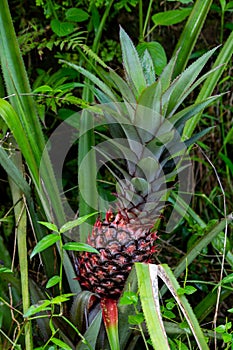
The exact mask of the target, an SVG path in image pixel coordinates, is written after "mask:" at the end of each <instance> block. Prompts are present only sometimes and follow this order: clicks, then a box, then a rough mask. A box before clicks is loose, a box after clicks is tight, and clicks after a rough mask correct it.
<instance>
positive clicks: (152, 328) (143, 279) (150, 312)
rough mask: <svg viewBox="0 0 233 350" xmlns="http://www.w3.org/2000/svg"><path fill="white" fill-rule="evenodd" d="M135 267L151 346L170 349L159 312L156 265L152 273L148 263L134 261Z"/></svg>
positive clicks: (164, 349)
mask: <svg viewBox="0 0 233 350" xmlns="http://www.w3.org/2000/svg"><path fill="white" fill-rule="evenodd" d="M135 267H136V273H137V279H138V289H139V293H140V300H141V304H142V309H143V313H144V316H145V320H146V324H147V328H148V331H149V335H150V339H151V341H152V344H153V348H154V349H156V350H166V349H170V348H169V345H168V340H167V336H166V332H165V328H164V325H163V320H162V316H161V314H160V306H159V294H158V278H157V270H158V266H157V265H154V266H153V273H152V269H151V270H150V269H149V267H150V265H149V264H141V263H135Z"/></svg>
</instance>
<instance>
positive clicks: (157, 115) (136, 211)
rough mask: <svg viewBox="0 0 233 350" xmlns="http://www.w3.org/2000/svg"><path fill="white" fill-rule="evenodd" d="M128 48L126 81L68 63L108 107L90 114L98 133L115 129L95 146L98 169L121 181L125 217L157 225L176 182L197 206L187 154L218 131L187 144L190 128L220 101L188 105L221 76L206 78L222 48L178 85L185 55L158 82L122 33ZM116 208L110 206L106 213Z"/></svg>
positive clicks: (148, 59)
mask: <svg viewBox="0 0 233 350" xmlns="http://www.w3.org/2000/svg"><path fill="white" fill-rule="evenodd" d="M120 43H121V49H122V58H123V67H124V73H125V78H124V79H123V78H122V77H121V76H120V75H118V74H117V73H116V72H115V71H114V70H112V69H111V68H109V69H108V72H106V71H104V70H103V69H101V68H99V69H98V70H97V74H98V75H99V77H98V76H96V75H94V74H92V73H90V72H89V71H88V70H85V69H84V68H83V67H80V66H77V65H75V64H72V63H69V62H65V63H66V64H68V65H69V66H71V67H72V68H74V69H76V70H77V71H78V72H80V73H81V74H83V75H84V76H86V77H87V78H88V79H90V80H91V81H92V82H93V83H94V88H93V91H94V94H95V96H96V98H97V100H98V101H99V103H100V104H98V105H95V106H92V107H90V108H89V113H90V114H92V115H93V119H94V121H95V122H96V125H97V126H98V125H100V124H108V129H109V132H110V136H109V135H108V136H106V135H105V134H101V133H99V135H100V136H101V137H102V139H103V142H100V143H98V145H97V146H96V147H95V151H96V157H97V163H98V164H99V167H100V166H102V164H105V165H106V166H107V167H108V169H109V170H110V171H111V172H112V173H113V175H114V177H115V178H116V180H117V185H116V197H117V203H118V207H119V208H120V212H125V213H127V217H128V218H129V220H130V221H133V220H135V221H136V220H140V221H141V223H143V224H147V223H148V224H151V222H152V220H155V219H156V218H159V216H160V214H161V211H162V210H163V208H164V203H165V202H166V200H167V199H168V196H169V194H170V191H171V189H172V188H173V187H174V185H175V184H176V183H179V193H178V194H179V196H181V197H183V195H182V193H186V196H185V197H184V199H185V201H186V203H187V202H189V201H190V199H191V193H190V196H187V193H189V192H191V189H192V182H191V181H188V179H189V178H190V177H189V173H190V171H189V170H188V169H190V168H191V161H190V159H189V157H188V156H187V152H186V151H187V147H189V146H190V145H191V144H193V143H194V142H195V141H197V140H198V139H199V138H200V137H202V136H203V135H204V134H206V133H207V132H208V131H209V129H210V128H208V129H206V130H204V131H201V132H199V133H197V134H196V135H194V136H193V137H192V138H190V139H187V140H185V136H184V135H183V130H184V126H185V123H186V121H187V120H189V119H190V118H192V117H193V116H195V115H196V114H197V113H199V112H201V111H203V110H204V108H206V107H207V106H209V105H210V104H211V103H213V102H214V101H215V100H216V99H217V98H218V97H219V96H213V97H209V98H207V99H205V100H201V101H200V100H199V101H198V102H195V103H193V104H191V105H188V106H186V107H184V101H185V99H186V98H187V97H188V96H189V95H190V94H191V93H192V92H193V90H194V89H195V88H197V87H198V86H199V85H200V84H201V83H202V82H203V81H204V80H205V79H206V78H207V77H208V76H209V75H210V74H211V73H212V72H213V71H214V70H210V71H208V72H207V73H205V74H203V75H200V73H201V71H202V69H203V67H204V66H205V64H206V63H207V61H208V60H209V58H210V57H211V56H212V55H213V53H214V52H215V50H216V49H217V48H214V49H212V50H210V51H208V52H207V53H205V54H204V55H203V56H201V57H200V58H198V59H197V60H196V61H195V62H193V63H192V64H191V65H190V66H189V67H188V68H187V69H186V70H184V71H183V72H182V73H181V74H180V75H179V76H178V77H176V78H175V79H173V73H174V67H175V64H176V59H177V56H174V57H172V58H171V60H170V61H169V62H168V64H167V65H166V66H165V67H164V69H163V72H162V73H161V75H160V76H159V77H156V74H155V68H154V63H153V61H152V58H151V56H150V54H149V52H148V51H147V50H145V51H144V53H143V54H142V55H141V57H140V58H139V55H138V52H137V49H136V47H135V46H134V44H133V42H132V41H131V39H130V38H129V36H128V35H127V33H126V32H125V31H124V30H123V29H122V28H121V29H120ZM63 62H64V61H63ZM104 66H105V67H106V65H104ZM216 69H217V68H215V70H216ZM177 177H178V179H177ZM189 184H191V185H190V186H189ZM108 207H109V203H107V205H106V206H105V208H104V211H106V209H107V208H108ZM108 215H109V216H108V217H106V219H107V221H108V220H109V219H111V213H109V214H108ZM170 226H172V222H171V225H170Z"/></svg>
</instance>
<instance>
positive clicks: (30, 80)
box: [0, 0, 233, 350]
mask: <svg viewBox="0 0 233 350" xmlns="http://www.w3.org/2000/svg"><path fill="white" fill-rule="evenodd" d="M232 13H233V2H232V1H225V0H214V1H212V0H205V1H204V2H203V0H196V1H188V0H183V1H174V0H170V1H168V0H167V1H165V2H158V1H153V0H148V1H142V0H119V1H113V0H108V1H105V0H98V1H92V0H89V1H87V0H86V1H79V0H77V1H71V0H64V1H55V0H37V1H35V2H30V4H28V3H27V2H26V1H22V0H17V1H7V0H3V1H2V4H1V8H0V65H1V75H0V97H1V98H0V164H1V167H0V175H1V176H0V190H1V207H0V210H1V216H0V349H4V350H5V349H26V350H29V349H41V350H42V349H44V350H48V349H50V350H52V349H53V350H55V349H78V350H84V349H111V350H113V349H115V350H119V349H121V350H123V349H136V350H137V349H169V348H170V349H182V350H183V349H184V350H185V349H197V348H199V349H220V348H223V349H231V348H232V346H233V325H232V322H233V319H232V314H233V309H232V301H233V299H232V290H233V288H232V282H233V272H232V270H233V243H232V242H233V237H232V223H231V222H232V214H231V213H232V211H233V207H232V190H233V188H232V177H233V158H232V151H231V149H232V144H233V131H232V130H233V129H232V110H233V106H232V86H233V81H232V53H233V32H232V29H233V24H232V23H233V21H232V19H233V18H232ZM211 96H212V97H211ZM106 106H107V107H106ZM116 106H117V107H116ZM134 106H139V107H140V106H142V107H143V111H145V110H146V111H147V112H148V110H150V111H151V110H152V111H153V112H156V113H155V116H156V118H157V119H156V118H155V119H153V114H152V119H151V120H152V121H153V123H154V124H153V123H151V124H149V122H148V121H147V122H146V119H145V124H144V120H143V124H140V123H139V125H137V123H136V127H138V128H136V129H135V130H136V133H135V134H134V133H133V131H132V128H131V126H133V127H135V123H134V122H132V120H131V121H130V123H132V124H130V123H129V121H128V119H127V118H129V116H127V113H128V114H129V115H130V116H132V115H134V114H132V115H131V113H132V110H134ZM118 107H119V110H118V113H119V115H118V118H119V119H117V118H116V114H115V108H118ZM126 107H127V108H128V109H127V108H126ZM125 108H126V109H127V113H126V110H125ZM119 111H120V112H119ZM160 114H161V115H162V119H161V120H160V123H161V124H159V122H158V115H160ZM103 115H104V116H105V119H104V120H103V119H102V117H103ZM109 115H111V118H112V119H111V118H110V117H109ZM93 116H94V118H93ZM96 116H98V118H100V117H101V118H100V120H99V119H98V118H97V119H95V117H96ZM114 118H115V119H114ZM96 120H97V122H96ZM113 120H114V122H113ZM167 121H169V122H167ZM128 123H129V125H128ZM156 123H158V125H160V126H159V127H161V125H163V128H162V127H161V130H160V132H158V130H157V131H156V132H155V133H156V137H157V139H156V144H154V143H151V145H150V142H149V141H148V140H147V141H146V135H147V134H148V133H149V132H151V129H153V127H155V124H156ZM184 124H185V125H184ZM170 125H172V126H173V128H174V129H175V130H176V131H178V132H179V137H178V136H177V135H176V134H175V135H174V132H173V131H174V130H173V129H172V130H170V129H169V127H170ZM159 127H158V129H159ZM144 128H145V129H144ZM141 129H143V130H144V131H146V135H145V134H143V133H142V134H141V135H140V136H141V139H142V140H143V145H146V147H149V148H150V150H153V151H154V149H155V148H156V147H157V148H156V149H157V151H156V152H157V153H159V151H160V149H162V146H164V145H165V146H167V145H168V146H167V147H168V149H169V142H170V141H171V139H173V138H175V137H176V138H177V139H175V140H177V144H182V145H183V146H182V147H180V148H179V147H177V149H176V150H174V148H175V147H174V143H172V146H171V145H170V147H172V149H170V150H169V151H170V157H168V156H167V155H166V154H165V153H166V152H165V153H162V152H161V153H159V154H160V156H161V155H162V156H161V157H160V156H158V158H156V159H158V160H159V161H160V165H161V167H163V166H164V159H167V160H169V161H171V162H168V163H167V164H168V168H169V169H170V166H172V167H173V168H171V169H172V170H173V171H174V173H173V172H172V176H170V175H169V176H168V175H167V174H169V171H170V172H171V170H169V169H168V170H164V171H165V174H166V175H167V177H166V181H167V184H166V186H167V188H168V190H167V192H166V195H165V194H164V193H163V195H164V197H162V199H163V201H164V203H163V208H162V209H161V211H160V216H159V219H158V218H156V220H155V222H154V224H155V226H156V227H155V228H156V230H157V236H158V239H157V240H156V248H155V249H156V252H155V254H154V263H153V264H148V265H145V264H141V263H138V262H137V263H136V264H135V268H133V270H132V271H131V273H130V275H129V277H128V279H127V282H126V284H125V290H124V293H122V298H121V299H120V300H119V303H118V312H119V319H118V321H117V316H116V314H114V315H113V313H112V316H111V317H112V320H114V322H112V323H111V324H110V323H108V322H106V320H105V327H104V326H103V324H102V317H101V311H100V301H99V298H98V296H97V295H95V294H93V293H92V292H91V291H88V290H82V288H81V286H80V284H79V282H78V280H77V279H76V277H77V266H76V263H75V262H77V260H76V258H75V257H76V256H77V255H76V254H79V252H83V251H85V252H88V253H86V254H87V256H88V254H89V253H90V254H95V253H96V252H97V251H96V250H95V248H94V247H90V246H89V245H88V244H86V240H87V237H88V235H90V233H91V230H92V227H93V225H94V222H95V220H96V217H97V216H98V213H100V215H101V216H102V217H104V216H105V212H106V210H107V208H106V204H105V203H108V204H109V203H110V206H111V205H112V206H113V201H114V198H115V197H114V194H115V192H116V190H119V188H118V187H117V186H116V183H117V182H118V184H119V179H120V180H121V179H122V177H121V176H122V174H123V175H124V178H125V179H126V178H127V174H128V173H130V171H129V169H130V164H129V163H130V162H128V163H127V162H124V160H125V159H126V160H128V159H129V158H127V157H130V156H132V155H131V153H130V154H129V152H128V150H125V149H124V148H123V146H122V145H121V143H120V142H119V141H118V139H119V135H120V136H121V137H122V132H123V134H124V139H125V140H127V141H128V139H130V137H132V140H134V141H135V140H138V138H137V137H138V136H135V135H136V134H137V132H139V134H140V130H141ZM125 135H126V136H125ZM129 135H130V137H129ZM147 136H148V135H147ZM144 137H145V139H143V138H144ZM141 139H140V140H141ZM115 140H116V141H117V142H116V143H114V142H115ZM130 140H131V139H130ZM158 140H159V142H158ZM103 141H106V142H107V141H108V142H109V144H110V145H111V146H113V148H114V147H115V148H116V149H118V150H120V152H121V155H122V154H123V156H124V157H121V158H122V159H121V160H120V161H119V162H117V161H116V162H115V159H114V158H112V159H113V161H111V160H112V159H111V155H110V153H107V155H106V153H105V152H106V149H104V148H103V149H102V148H100V147H101V145H102V143H103ZM173 142H174V140H173ZM173 147H174V148H173ZM110 148H111V147H110ZM92 150H95V151H97V152H93V151H92ZM98 150H102V155H104V154H105V156H106V157H107V161H105V163H106V166H102V163H101V162H103V163H104V161H103V159H104V158H101V157H100V156H99V155H98ZM156 152H155V153H156ZM177 152H178V153H177ZM173 153H174V154H173ZM87 155H88V157H87ZM177 155H178V156H179V157H181V158H182V159H183V158H185V160H186V161H187V162H192V167H191V166H189V169H190V172H188V170H187V168H186V169H184V173H182V172H179V171H180V170H179V169H181V165H180V163H179V161H180V159H181V158H179V161H177V158H176V157H175V156H177ZM166 157H167V158H166ZM116 158H117V157H116ZM105 159H106V158H105ZM143 161H144V159H143ZM152 163H153V162H152ZM152 163H150V165H149V166H148V160H147V163H146V162H144V163H143V164H144V165H143V166H144V168H143V169H142V170H143V171H144V172H145V173H146V175H148V174H152V170H151V167H152V168H153V166H154V168H153V169H155V168H156V166H157V165H156V166H155V164H154V163H153V164H152ZM174 164H175V165H176V170H174ZM165 165H166V164H165ZM164 168H166V167H164ZM156 169H157V168H156ZM156 171H158V170H156ZM166 171H167V172H166ZM182 174H184V175H182ZM190 174H191V177H190V178H188V175H190ZM153 175H154V174H153ZM131 180H132V179H130V180H129V181H131ZM188 181H190V183H188ZM148 182H149V181H148ZM164 183H165V181H164ZM132 184H133V185H134V190H135V191H136V192H137V194H138V193H140V194H141V193H143V191H145V187H144V186H145V181H144V179H143V174H142V175H141V176H139V175H138V177H136V175H135V179H134V181H133V180H132V181H131V185H132ZM146 185H148V183H146ZM188 185H190V186H188ZM125 188H126V187H124V186H123V189H125ZM159 189H160V187H159ZM158 197H159V196H158ZM158 197H156V198H158ZM156 198H155V199H154V200H155V202H156V200H158V199H156ZM131 199H132V202H133V204H135V197H132V198H131ZM160 200H161V198H160ZM129 202H130V201H129ZM140 208H141V207H140ZM110 222H111V221H109V223H110ZM105 225H106V224H105ZM158 301H159V303H158ZM101 305H102V309H103V308H104V307H103V305H105V306H106V304H104V302H103V301H101ZM114 305H115V306H116V307H117V303H116V302H114ZM115 306H112V304H111V307H112V308H113V309H114V307H115ZM106 309H107V306H106ZM113 309H112V310H113ZM114 310H115V309H114ZM112 312H113V311H112ZM103 315H104V316H106V315H105V314H104V313H103ZM106 318H107V316H106ZM104 319H105V317H104ZM117 322H118V324H117ZM117 327H118V328H119V330H118V331H117ZM105 328H106V330H105Z"/></svg>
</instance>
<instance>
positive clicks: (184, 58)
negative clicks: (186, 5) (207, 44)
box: [173, 0, 212, 78]
mask: <svg viewBox="0 0 233 350" xmlns="http://www.w3.org/2000/svg"><path fill="white" fill-rule="evenodd" d="M211 4H212V0H205V1H203V0H197V1H196V2H195V4H194V6H193V9H192V12H191V14H190V16H189V18H188V20H187V22H186V25H185V27H184V29H183V31H182V33H181V35H180V38H179V40H178V43H177V45H176V48H175V50H174V54H173V56H174V55H176V54H177V53H178V57H177V62H176V66H175V69H174V73H173V78H175V77H177V76H178V75H179V74H180V73H181V72H182V71H183V70H184V68H185V67H186V65H187V62H188V59H189V57H190V55H191V52H192V50H193V48H194V45H195V43H196V41H197V38H198V36H199V34H200V31H201V29H202V27H203V25H204V23H205V19H206V16H207V14H208V12H209V9H210V6H211Z"/></svg>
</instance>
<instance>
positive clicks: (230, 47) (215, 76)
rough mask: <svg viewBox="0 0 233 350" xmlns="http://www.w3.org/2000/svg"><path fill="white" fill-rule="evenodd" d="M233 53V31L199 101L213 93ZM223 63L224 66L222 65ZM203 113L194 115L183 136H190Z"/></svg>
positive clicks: (204, 86) (200, 94)
mask: <svg viewBox="0 0 233 350" xmlns="http://www.w3.org/2000/svg"><path fill="white" fill-rule="evenodd" d="M232 55H233V31H232V32H231V34H230V35H229V37H228V39H227V40H226V42H225V44H224V46H223V47H222V49H221V51H220V52H219V55H218V57H217V59H216V61H215V63H214V65H213V67H212V68H213V69H214V68H216V67H219V69H217V70H216V71H214V72H213V73H212V74H211V75H210V76H209V77H208V78H207V79H206V81H205V82H204V84H203V86H202V88H201V91H200V93H199V95H198V97H197V99H196V102H199V101H201V100H204V99H205V98H207V97H208V96H210V95H211V94H212V92H213V91H214V88H215V86H216V85H217V83H218V81H219V79H220V77H221V75H222V73H223V72H224V69H225V67H226V65H227V64H228V62H229V61H230V60H231V59H232ZM221 65H222V66H221ZM201 116H202V114H201V113H198V114H197V115H196V116H195V117H193V118H192V119H191V120H189V121H188V122H187V123H186V125H185V128H184V133H183V137H184V138H185V139H186V138H189V137H190V136H191V135H192V133H193V131H194V129H195V127H196V125H197V123H198V122H199V120H200V118H201Z"/></svg>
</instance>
